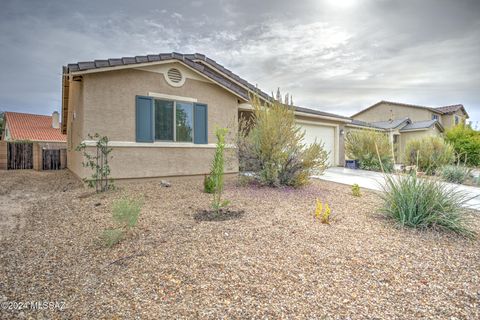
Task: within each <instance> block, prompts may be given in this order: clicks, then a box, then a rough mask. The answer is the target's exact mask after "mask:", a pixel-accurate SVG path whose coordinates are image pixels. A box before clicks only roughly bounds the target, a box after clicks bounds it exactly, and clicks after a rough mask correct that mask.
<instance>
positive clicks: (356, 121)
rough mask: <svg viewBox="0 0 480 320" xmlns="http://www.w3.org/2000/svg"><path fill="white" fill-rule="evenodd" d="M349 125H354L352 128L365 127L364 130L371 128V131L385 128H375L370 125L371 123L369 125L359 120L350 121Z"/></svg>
mask: <svg viewBox="0 0 480 320" xmlns="http://www.w3.org/2000/svg"><path fill="white" fill-rule="evenodd" d="M351 124H352V125H354V126H360V127H366V128H372V129H381V130H385V128H380V127H376V126H374V125H373V124H371V123H369V122H366V121H361V120H357V119H352V122H351Z"/></svg>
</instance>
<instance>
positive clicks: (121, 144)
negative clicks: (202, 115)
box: [83, 140, 235, 149]
mask: <svg viewBox="0 0 480 320" xmlns="http://www.w3.org/2000/svg"><path fill="white" fill-rule="evenodd" d="M83 142H84V143H85V145H86V146H87V147H94V146H96V144H97V142H96V141H93V140H85V141H83ZM108 146H109V147H116V148H129V147H130V148H200V149H212V148H213V149H214V148H215V147H216V145H215V144H214V143H209V144H195V143H191V142H163V141H156V142H130V141H109V142H108ZM226 147H227V148H234V147H235V146H233V145H227V146H226Z"/></svg>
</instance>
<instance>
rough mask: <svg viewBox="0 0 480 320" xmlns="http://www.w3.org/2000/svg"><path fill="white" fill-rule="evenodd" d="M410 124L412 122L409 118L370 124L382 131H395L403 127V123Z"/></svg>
mask: <svg viewBox="0 0 480 320" xmlns="http://www.w3.org/2000/svg"><path fill="white" fill-rule="evenodd" d="M410 122H411V121H410V119H409V118H402V119H394V120H391V121H378V122H372V123H370V124H371V125H372V126H374V127H377V128H381V129H395V128H397V127H399V126H401V125H402V124H403V123H406V124H407V125H408V124H409V123H410Z"/></svg>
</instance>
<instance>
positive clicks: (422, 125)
mask: <svg viewBox="0 0 480 320" xmlns="http://www.w3.org/2000/svg"><path fill="white" fill-rule="evenodd" d="M434 124H437V125H439V126H440V127H441V124H440V123H439V122H438V121H437V120H426V121H417V122H412V123H409V124H407V125H406V126H405V127H403V128H402V129H400V132H402V131H409V130H421V129H428V128H430V127H431V126H433V125H434ZM441 128H442V130H443V127H441Z"/></svg>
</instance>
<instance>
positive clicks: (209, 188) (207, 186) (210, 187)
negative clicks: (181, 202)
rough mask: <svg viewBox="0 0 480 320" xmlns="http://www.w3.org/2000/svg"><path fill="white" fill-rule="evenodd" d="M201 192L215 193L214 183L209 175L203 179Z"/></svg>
mask: <svg viewBox="0 0 480 320" xmlns="http://www.w3.org/2000/svg"><path fill="white" fill-rule="evenodd" d="M203 191H204V192H205V193H213V192H214V191H215V183H214V181H213V179H212V178H211V177H210V176H209V175H206V176H205V177H204V178H203Z"/></svg>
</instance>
